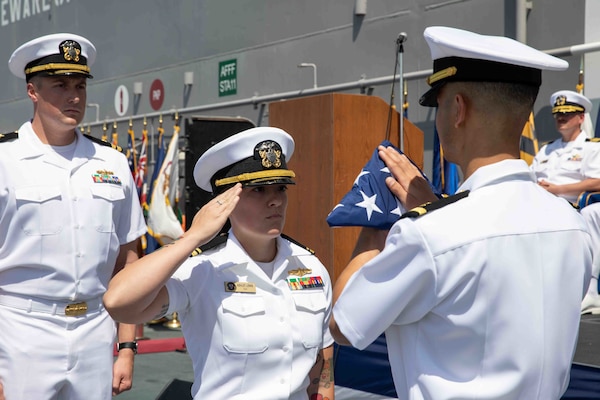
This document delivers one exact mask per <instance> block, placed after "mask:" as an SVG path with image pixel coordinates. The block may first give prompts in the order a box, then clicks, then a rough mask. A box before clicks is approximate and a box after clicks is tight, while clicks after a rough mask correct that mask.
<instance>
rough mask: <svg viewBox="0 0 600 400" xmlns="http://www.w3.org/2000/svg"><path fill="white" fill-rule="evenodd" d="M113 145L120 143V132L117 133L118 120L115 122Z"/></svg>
mask: <svg viewBox="0 0 600 400" xmlns="http://www.w3.org/2000/svg"><path fill="white" fill-rule="evenodd" d="M111 144H112V145H113V146H118V145H119V134H118V133H117V121H115V122H113V130H112V141H111Z"/></svg>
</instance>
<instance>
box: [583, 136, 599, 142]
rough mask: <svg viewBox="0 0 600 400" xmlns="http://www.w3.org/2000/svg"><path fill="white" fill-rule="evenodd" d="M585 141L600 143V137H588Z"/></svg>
mask: <svg viewBox="0 0 600 400" xmlns="http://www.w3.org/2000/svg"><path fill="white" fill-rule="evenodd" d="M585 141H586V142H592V143H600V138H597V137H592V138H586V139H585Z"/></svg>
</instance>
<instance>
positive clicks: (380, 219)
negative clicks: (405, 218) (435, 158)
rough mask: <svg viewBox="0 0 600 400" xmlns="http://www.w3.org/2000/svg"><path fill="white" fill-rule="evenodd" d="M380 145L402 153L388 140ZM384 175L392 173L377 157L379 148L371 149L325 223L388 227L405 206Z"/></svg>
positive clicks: (404, 210)
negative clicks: (369, 157)
mask: <svg viewBox="0 0 600 400" xmlns="http://www.w3.org/2000/svg"><path fill="white" fill-rule="evenodd" d="M381 145H382V146H386V147H390V146H391V147H394V148H395V149H396V150H398V152H399V153H401V154H402V151H401V150H399V149H398V148H396V147H395V146H393V145H392V143H390V142H389V141H388V140H384V141H383V142H382V143H381ZM411 162H412V161H411ZM413 164H414V163H413ZM421 174H422V175H423V177H424V178H425V179H426V180H427V182H428V183H429V186H430V187H431V190H433V192H434V193H435V194H436V195H437V196H438V197H440V193H439V191H437V190H436V189H435V188H434V187H433V186H432V185H431V182H430V181H429V179H427V177H426V176H425V174H423V172H422V171H421ZM388 176H392V174H391V173H390V171H389V169H388V168H387V167H386V166H385V164H384V162H383V161H382V160H381V158H379V151H378V150H377V149H375V151H374V152H373V155H372V156H371V159H370V160H369V162H368V163H367V164H366V165H365V166H364V167H363V169H362V170H361V171H360V173H359V174H358V176H357V177H356V180H355V181H354V184H353V185H352V189H351V190H350V191H349V192H348V193H346V195H345V196H344V197H343V198H342V200H341V201H340V203H339V204H338V205H336V206H335V208H334V209H333V210H332V211H331V212H330V213H329V215H328V216H327V223H328V224H329V226H330V227H335V226H366V227H371V228H377V229H390V228H391V226H392V225H393V224H394V223H395V222H396V221H398V219H399V218H400V216H401V215H402V214H404V213H405V212H406V211H407V210H406V209H405V208H404V207H403V206H402V204H401V203H400V201H399V200H398V199H397V198H396V197H395V196H394V195H393V193H392V192H390V190H389V189H388V187H387V186H386V184H385V179H386V178H387V177H388Z"/></svg>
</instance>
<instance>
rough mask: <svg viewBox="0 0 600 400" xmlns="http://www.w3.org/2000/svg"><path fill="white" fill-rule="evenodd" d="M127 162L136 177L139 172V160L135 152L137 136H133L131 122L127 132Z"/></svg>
mask: <svg viewBox="0 0 600 400" xmlns="http://www.w3.org/2000/svg"><path fill="white" fill-rule="evenodd" d="M126 155H127V162H128V163H129V169H130V170H131V173H132V174H133V175H134V176H135V172H136V170H137V165H136V164H137V160H136V151H135V136H134V135H133V123H132V122H131V120H130V121H129V129H128V130H127V153H126Z"/></svg>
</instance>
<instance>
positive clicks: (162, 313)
mask: <svg viewBox="0 0 600 400" xmlns="http://www.w3.org/2000/svg"><path fill="white" fill-rule="evenodd" d="M168 310H169V302H166V303H165V304H163V305H162V307H161V308H160V311H159V312H158V314H156V315H155V316H154V319H158V318H162V317H164V316H165V314H166V313H167V311H168Z"/></svg>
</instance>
